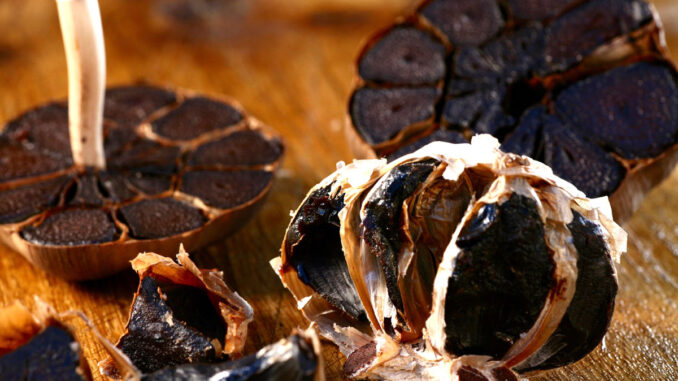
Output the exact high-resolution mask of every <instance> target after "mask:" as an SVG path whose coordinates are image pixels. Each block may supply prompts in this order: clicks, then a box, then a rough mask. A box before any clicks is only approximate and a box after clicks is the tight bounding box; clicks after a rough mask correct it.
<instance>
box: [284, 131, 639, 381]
mask: <svg viewBox="0 0 678 381" xmlns="http://www.w3.org/2000/svg"><path fill="white" fill-rule="evenodd" d="M625 249H626V233H625V232H624V231H623V230H622V229H621V228H620V227H619V226H617V225H616V224H615V223H614V222H613V221H612V218H611V212H610V205H609V202H608V201H607V199H606V198H600V199H595V200H591V199H587V198H586V197H585V196H584V194H583V193H582V192H581V191H579V190H577V189H576V188H575V187H574V186H573V185H571V184H570V183H568V182H566V181H564V180H562V179H560V178H559V177H557V176H555V175H554V174H553V172H552V170H551V169H550V168H549V167H547V166H546V165H544V164H541V163H539V162H536V161H534V160H532V159H529V158H528V157H526V156H518V155H515V154H507V153H504V152H502V151H500V150H499V143H498V141H497V140H496V139H495V138H493V137H491V136H489V135H480V136H476V137H474V138H473V140H472V142H471V144H466V143H465V144H451V143H443V142H434V143H431V144H429V145H427V146H425V147H423V148H422V149H420V150H418V151H416V152H414V153H412V154H409V155H405V156H403V157H401V158H399V159H397V160H395V161H392V162H389V163H387V161H386V160H360V161H355V162H353V163H351V164H349V165H344V166H340V168H339V169H338V170H337V171H336V172H334V173H333V174H331V175H330V176H329V177H327V178H326V179H324V180H323V181H322V182H321V183H320V184H318V185H317V186H315V187H314V188H313V189H311V191H310V192H309V194H308V195H307V197H306V199H305V200H304V201H303V202H302V204H301V206H300V207H299V208H298V209H297V211H296V212H295V213H294V217H293V218H292V221H291V223H290V226H289V228H288V230H287V233H286V236H285V239H284V241H283V244H282V255H281V257H280V258H276V259H274V260H273V261H272V265H273V267H274V269H275V270H276V271H277V272H278V273H279V275H280V277H281V279H282V281H283V283H284V284H285V286H286V287H287V288H288V289H289V290H290V291H291V292H292V294H293V295H294V297H295V298H296V300H297V301H298V305H299V308H300V309H301V311H302V312H303V313H304V314H305V316H306V317H307V318H308V320H310V321H311V322H313V323H315V324H317V326H318V328H319V330H320V332H321V334H322V335H323V336H325V337H326V338H328V339H330V340H331V341H333V342H334V343H335V344H337V345H338V346H339V348H340V350H341V351H342V352H343V353H344V354H345V355H346V356H347V361H346V364H345V366H344V371H345V373H346V375H347V376H349V377H351V378H376V379H386V380H396V379H397V380H403V379H405V380H409V379H418V380H419V379H424V380H440V379H443V380H445V379H448V380H457V379H461V380H463V379H472V380H517V379H519V378H520V377H521V375H523V374H526V373H530V372H534V371H540V370H545V369H551V368H555V367H559V366H563V365H566V364H569V363H572V362H574V361H577V360H579V359H581V358H582V357H584V356H585V355H586V354H587V353H589V352H590V351H592V350H593V349H594V348H595V347H596V346H597V345H598V344H599V343H600V341H601V340H602V338H603V336H604V335H605V332H606V330H607V328H608V326H609V323H610V320H611V318H612V312H613V310H614V303H615V296H616V294H617V276H616V271H615V267H614V263H615V262H617V261H618V259H619V257H620V255H621V254H622V252H624V251H625Z"/></svg>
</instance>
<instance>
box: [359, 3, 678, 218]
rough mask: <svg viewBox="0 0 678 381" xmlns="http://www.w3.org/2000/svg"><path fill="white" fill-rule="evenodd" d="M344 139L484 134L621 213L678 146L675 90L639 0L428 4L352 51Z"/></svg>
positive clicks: (661, 172) (391, 145) (418, 141)
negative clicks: (354, 75)
mask: <svg viewBox="0 0 678 381" xmlns="http://www.w3.org/2000/svg"><path fill="white" fill-rule="evenodd" d="M357 66H358V74H359V81H358V85H357V86H356V88H355V90H354V92H353V95H352V96H351V100H350V104H349V109H350V110H349V114H350V115H349V119H350V123H349V126H348V128H347V133H348V135H349V142H350V143H351V145H352V147H353V149H354V152H355V154H356V155H357V156H358V157H360V158H375V157H387V158H388V159H390V160H392V159H395V158H397V157H400V156H402V155H404V154H406V153H409V152H413V151H415V150H416V149H418V148H420V147H422V146H423V145H425V144H426V143H429V142H431V141H435V140H440V141H447V142H451V143H461V142H464V141H467V139H469V138H470V137H471V136H472V135H475V134H480V133H489V134H492V135H493V136H495V137H496V138H498V139H499V140H500V141H501V142H502V149H503V150H504V151H507V152H513V153H518V154H522V155H528V156H530V157H532V158H534V159H536V160H539V161H541V162H544V163H546V164H547V165H549V166H550V167H551V168H552V169H553V171H554V173H555V174H556V175H558V176H560V177H562V178H564V179H565V180H567V181H569V182H571V183H572V184H574V185H575V186H576V187H577V188H578V189H580V190H581V191H583V192H584V193H585V194H586V195H587V196H588V197H599V196H610V201H611V204H612V210H613V212H614V216H615V219H616V220H618V221H621V220H625V219H626V218H627V217H629V216H630V215H631V214H632V213H633V211H634V210H635V209H636V207H637V206H638V204H639V203H640V201H641V200H642V198H643V195H644V194H645V193H646V192H647V191H648V190H649V189H650V188H651V187H653V186H654V185H656V184H657V183H659V182H660V181H661V180H663V179H664V178H665V177H666V176H668V174H669V173H670V172H671V169H672V168H673V167H674V165H675V163H676V160H677V159H678V154H676V151H677V150H676V149H675V146H676V144H677V143H678V88H677V86H676V83H677V82H676V79H677V77H676V70H675V68H674V66H673V65H672V63H671V62H669V61H668V54H667V52H666V49H665V46H664V41H663V31H662V29H661V24H660V21H659V19H658V18H657V16H656V14H655V13H654V12H653V8H652V6H651V5H650V4H648V3H647V2H646V1H644V0H574V1H552V0H547V1H531V0H510V1H497V0H482V1H479V0H427V1H424V2H423V3H422V4H421V5H420V7H419V8H418V9H417V11H416V12H415V13H414V14H412V15H410V16H408V17H407V18H405V19H404V20H401V21H399V22H398V23H397V24H395V25H394V26H392V27H390V28H388V29H386V30H384V31H382V32H380V33H378V34H377V35H375V36H374V37H372V38H371V40H370V41H369V42H368V43H367V44H366V46H365V48H364V49H363V51H362V53H361V54H360V57H359V58H358V64H357Z"/></svg>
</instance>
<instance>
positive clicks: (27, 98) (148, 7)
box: [0, 0, 678, 380]
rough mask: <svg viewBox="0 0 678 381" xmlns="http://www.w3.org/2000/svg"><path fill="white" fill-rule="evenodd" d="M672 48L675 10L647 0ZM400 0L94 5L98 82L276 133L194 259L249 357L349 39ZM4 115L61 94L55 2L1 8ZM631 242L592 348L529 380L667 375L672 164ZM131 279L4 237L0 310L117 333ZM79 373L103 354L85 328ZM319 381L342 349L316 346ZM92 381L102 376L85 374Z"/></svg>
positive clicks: (289, 320) (279, 319)
mask: <svg viewBox="0 0 678 381" xmlns="http://www.w3.org/2000/svg"><path fill="white" fill-rule="evenodd" d="M656 3H657V6H658V8H659V11H660V14H661V15H662V16H663V18H664V24H665V25H666V27H667V29H668V30H667V32H668V40H669V43H670V44H673V47H674V51H678V4H675V3H674V2H673V1H672V0H657V1H656ZM413 6H414V3H413V2H412V1H409V0H307V1H304V0H270V1H265V0H222V1H215V0H103V1H101V7H102V16H103V23H104V31H105V39H106V50H107V53H108V84H109V85H120V84H129V83H134V82H138V81H145V82H148V83H152V84H158V85H165V86H172V87H183V88H190V89H194V90H196V91H198V92H204V93H207V94H226V95H229V96H232V97H234V98H236V99H238V100H239V101H240V102H241V103H242V104H243V105H244V106H245V107H246V108H247V109H248V110H249V111H250V112H251V113H252V114H253V115H254V116H256V117H258V118H260V119H261V120H263V121H264V122H265V123H266V124H269V125H271V126H273V127H275V128H276V129H277V130H278V131H280V132H281V133H282V134H283V135H284V136H285V139H286V142H287V154H286V158H285V161H284V165H283V168H282V170H281V171H280V172H279V174H278V176H277V179H276V183H275V185H274V187H273V190H272V191H271V194H270V196H269V199H268V201H267V203H266V204H265V206H264V207H263V209H262V210H261V212H260V213H259V214H258V216H257V217H256V218H255V219H254V220H253V221H251V222H250V223H249V224H247V225H246V226H245V227H244V228H243V229H242V230H241V231H240V232H238V233H237V234H236V235H234V236H232V237H230V238H227V239H224V240H223V241H222V242H219V243H218V244H215V245H213V246H211V247H209V248H207V249H204V250H202V251H200V252H196V253H192V254H193V257H194V259H195V260H196V261H197V263H198V264H199V265H200V266H202V267H217V268H220V269H222V270H223V271H224V273H225V277H226V280H227V283H228V284H229V285H231V287H232V288H234V289H235V290H237V291H238V292H239V293H240V294H241V295H242V296H243V297H245V298H246V299H247V300H248V301H250V302H251V303H252V305H253V307H254V310H255V320H254V322H253V323H252V325H251V330H250V335H249V339H248V340H249V341H248V344H247V351H248V352H252V351H255V350H256V349H257V348H259V347H261V346H263V345H265V344H269V343H272V342H274V341H277V340H278V339H280V338H282V337H284V336H286V335H288V334H289V333H290V331H291V330H292V329H293V328H295V327H300V326H301V327H305V326H306V322H305V321H304V319H303V318H302V316H301V314H300V313H299V312H298V311H297V309H296V306H295V303H294V301H293V299H292V297H291V296H290V294H288V293H287V291H285V290H284V289H283V287H282V286H281V284H280V282H279V280H278V278H277V276H276V275H275V274H274V273H273V271H272V270H271V268H270V266H269V264H268V261H269V260H270V259H271V258H273V257H274V256H276V255H278V250H279V247H280V242H281V240H282V237H283V234H284V232H285V228H286V225H287V223H288V222H289V211H290V210H291V209H295V208H296V206H297V204H298V203H299V202H300V201H301V200H302V198H303V196H304V195H305V193H306V192H307V190H308V189H309V188H310V187H311V186H313V185H314V184H315V183H316V182H317V181H318V180H320V179H322V178H323V177H325V176H326V175H327V174H329V173H330V172H331V171H333V170H334V168H335V163H336V162H337V161H338V160H351V154H350V152H349V150H348V147H347V145H346V144H345V142H344V138H343V132H342V127H343V125H344V121H345V110H346V104H347V97H348V95H349V92H350V90H351V87H352V84H353V75H354V66H353V62H354V58H355V57H356V55H357V53H358V51H359V49H360V46H361V42H362V41H364V39H365V38H367V37H368V36H369V35H370V34H371V33H373V32H375V31H376V30H377V29H379V28H381V27H384V26H386V25H388V24H390V22H391V21H392V20H393V19H394V18H395V17H396V16H397V15H399V14H404V13H405V11H406V10H409V9H412V8H413ZM0 86H1V91H0V123H3V124H4V122H5V121H7V120H9V119H11V118H13V117H14V116H16V115H18V114H19V113H21V112H22V111H24V110H27V109H28V108H30V107H33V106H37V105H39V104H41V103H43V102H47V101H49V100H50V99H53V98H61V97H65V96H66V93H67V84H66V63H65V58H64V55H63V47H62V44H61V36H60V34H59V26H58V21H57V15H56V7H55V5H54V2H53V1H47V0H5V1H2V2H0ZM626 228H627V230H628V232H629V251H628V253H627V254H626V255H625V256H624V257H623V259H622V262H621V266H620V274H619V275H620V277H619V278H620V283H621V292H620V294H619V297H618V304H617V309H616V312H615V315H614V320H613V322H612V326H611V328H610V331H609V332H608V334H607V336H606V338H605V341H604V343H603V345H601V346H599V347H598V348H597V349H596V350H595V351H594V352H593V353H592V354H591V355H589V356H588V357H586V358H585V359H584V360H582V361H580V362H578V363H576V364H574V365H572V366H569V367H566V368H562V369H558V370H554V371H551V372H549V373H546V374H543V375H540V376H538V377H534V380H676V379H678V365H677V364H678V172H675V173H674V175H673V176H672V177H671V178H670V179H668V180H667V181H666V182H665V183H664V184H663V185H661V186H660V187H658V188H657V189H655V190H654V191H653V192H652V193H651V194H650V195H649V196H648V197H647V198H646V201H645V202H644V204H643V205H642V207H641V208H640V210H639V211H638V212H637V213H636V215H635V217H634V218H633V219H632V220H630V221H629V223H628V224H627V225H626ZM136 285H137V277H136V275H135V274H134V273H133V272H132V271H131V270H130V271H125V272H123V273H121V274H119V275H117V276H114V277H111V278H108V279H104V280H100V281H93V282H84V283H68V282H65V281H63V280H60V279H57V278H55V277H52V276H50V275H48V274H46V273H44V272H43V271H41V270H39V269H36V268H35V267H33V266H31V265H30V264H29V263H28V262H27V261H25V260H24V259H23V258H22V257H21V256H20V255H19V254H17V253H14V252H12V251H10V250H9V249H7V248H5V247H1V246H0V306H2V305H7V304H9V303H11V302H12V301H14V300H16V299H19V300H21V301H22V302H24V303H25V304H27V305H29V306H33V305H34V303H33V301H32V300H33V296H34V295H37V296H39V297H40V298H42V299H44V300H45V301H47V302H49V303H51V304H52V305H54V306H55V307H56V309H57V310H59V311H63V310H69V309H77V310H81V311H83V312H84V313H85V314H87V315H88V316H89V317H90V318H91V320H92V321H93V322H94V324H95V325H96V326H97V327H98V328H99V330H101V332H103V334H104V335H105V336H106V337H108V338H109V339H110V340H112V341H115V340H116V339H117V338H118V336H119V335H120V333H121V332H122V330H123V327H124V323H125V321H126V319H127V313H128V309H129V305H130V302H131V300H132V294H133V292H134V290H135V289H136ZM78 336H79V339H80V341H81V343H83V345H84V347H85V353H86V355H87V358H88V361H89V364H90V366H91V367H92V368H93V369H94V368H96V363H97V362H98V361H100V360H102V359H103V358H104V357H105V355H104V353H103V351H102V348H101V347H100V346H98V345H97V344H96V342H95V340H94V339H93V336H92V335H91V334H90V333H88V332H87V331H86V330H84V329H83V330H81V332H80V333H79V335H78ZM323 352H324V356H325V359H326V368H327V374H328V376H329V377H328V378H329V379H330V380H335V379H337V380H338V379H342V376H341V373H340V369H341V365H342V364H343V357H342V356H341V355H340V354H339V353H338V351H337V350H336V348H335V347H334V346H333V345H331V344H326V345H325V346H324V349H323ZM96 378H97V379H103V377H101V376H98V374H97V375H96Z"/></svg>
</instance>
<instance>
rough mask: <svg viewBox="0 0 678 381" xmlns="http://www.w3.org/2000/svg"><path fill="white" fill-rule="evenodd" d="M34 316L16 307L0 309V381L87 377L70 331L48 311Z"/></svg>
mask: <svg viewBox="0 0 678 381" xmlns="http://www.w3.org/2000/svg"><path fill="white" fill-rule="evenodd" d="M39 307H41V308H40V309H39V311H38V312H37V313H36V314H35V315H34V314H31V313H30V312H29V311H28V310H27V309H26V307H24V306H23V305H21V304H19V303H15V304H13V305H11V306H8V307H5V308H2V309H0V379H2V380H7V381H19V380H45V381H83V380H90V379H91V373H90V370H89V367H88V366H87V362H86V361H85V359H84V357H83V356H82V350H81V347H80V344H79V343H78V341H77V340H76V339H75V338H74V337H73V333H72V330H71V329H70V328H69V327H67V326H66V325H64V324H62V323H61V322H60V321H59V319H58V318H57V317H56V315H55V314H54V312H53V311H52V310H51V308H49V307H47V306H46V305H44V304H41V305H39Z"/></svg>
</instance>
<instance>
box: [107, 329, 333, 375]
mask: <svg viewBox="0 0 678 381" xmlns="http://www.w3.org/2000/svg"><path fill="white" fill-rule="evenodd" d="M112 354H113V353H112ZM114 358H115V360H114V363H115V366H116V367H117V368H118V370H119V373H121V374H125V375H126V379H128V380H134V381H138V380H141V381H165V380H166V381H198V380H210V381H247V380H267V381H324V380H325V373H324V370H323V361H322V356H321V355H320V340H319V339H318V335H317V334H316V333H315V330H314V329H313V328H309V329H308V330H306V331H303V332H294V333H293V334H292V335H290V336H289V337H288V338H286V339H282V340H280V341H278V342H277V343H273V344H271V345H268V346H266V347H264V348H262V349H260V350H259V351H257V353H254V354H252V355H249V356H247V357H243V358H241V359H238V360H232V361H224V362H219V363H197V364H182V365H170V366H167V367H165V368H162V369H160V370H157V371H155V372H152V373H143V372H141V371H140V370H139V369H138V368H136V367H135V366H134V364H133V363H132V362H131V361H130V359H129V358H127V357H126V356H124V355H123V356H114Z"/></svg>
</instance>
